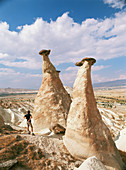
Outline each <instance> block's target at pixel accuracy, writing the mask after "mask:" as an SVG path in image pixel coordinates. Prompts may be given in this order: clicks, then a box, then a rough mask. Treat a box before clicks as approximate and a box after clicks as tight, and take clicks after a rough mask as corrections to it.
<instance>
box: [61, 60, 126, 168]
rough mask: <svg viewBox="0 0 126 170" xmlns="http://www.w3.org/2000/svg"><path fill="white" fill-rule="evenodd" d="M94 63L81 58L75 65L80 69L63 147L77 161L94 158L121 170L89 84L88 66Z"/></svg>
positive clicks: (120, 164) (116, 152) (89, 71)
mask: <svg viewBox="0 0 126 170" xmlns="http://www.w3.org/2000/svg"><path fill="white" fill-rule="evenodd" d="M95 61H96V60H95V59H93V58H84V59H83V60H82V61H81V62H78V63H76V65H77V66H81V67H80V69H79V71H78V74H77V78H76V80H75V83H74V87H73V101H72V103H71V106H70V111H69V114H68V119H67V129H66V133H65V137H64V143H65V146H66V147H67V149H68V151H69V152H70V153H71V154H72V155H73V156H75V157H76V158H80V159H82V160H83V159H86V158H88V157H91V156H93V155H95V156H96V157H97V158H98V159H99V160H100V161H102V162H103V163H104V164H105V165H106V166H107V167H112V168H113V169H114V170H115V169H117V170H121V169H123V167H124V164H123V162H122V160H121V157H120V155H119V152H118V150H117V148H116V146H115V144H114V142H113V140H112V137H111V135H110V131H109V129H108V128H107V126H106V125H105V124H104V122H103V121H102V118H101V115H100V113H99V111H98V109H97V106H96V101H95V97H94V92H93V88H92V82H91V65H93V64H94V63H95Z"/></svg>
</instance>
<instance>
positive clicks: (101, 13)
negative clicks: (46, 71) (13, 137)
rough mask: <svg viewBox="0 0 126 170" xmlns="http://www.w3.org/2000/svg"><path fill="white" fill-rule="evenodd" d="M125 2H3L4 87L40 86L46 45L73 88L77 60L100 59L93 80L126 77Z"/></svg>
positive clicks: (0, 66) (0, 69)
mask: <svg viewBox="0 0 126 170" xmlns="http://www.w3.org/2000/svg"><path fill="white" fill-rule="evenodd" d="M124 2H125V1H124V0H0V80H1V81H0V88H5V87H13V88H30V89H38V88H39V87H40V85H41V81H42V69H41V67H42V58H41V56H39V54H38V52H39V51H40V50H41V49H51V54H50V60H51V61H52V63H53V64H54V66H55V67H56V68H57V69H58V70H61V73H60V78H61V80H62V82H63V84H64V85H68V86H73V83H74V81H75V78H76V75H77V70H78V67H76V66H75V63H76V62H77V61H80V60H81V59H82V58H84V57H94V58H95V59H96V60H97V62H96V64H95V65H94V66H93V67H92V80H93V83H95V82H104V81H111V80H118V79H126V67H125V63H126V31H125V30H126V8H125V3H124Z"/></svg>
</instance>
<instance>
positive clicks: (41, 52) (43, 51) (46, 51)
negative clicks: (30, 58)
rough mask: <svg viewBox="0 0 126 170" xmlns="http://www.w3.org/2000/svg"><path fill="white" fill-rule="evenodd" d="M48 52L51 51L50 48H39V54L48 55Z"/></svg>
mask: <svg viewBox="0 0 126 170" xmlns="http://www.w3.org/2000/svg"><path fill="white" fill-rule="evenodd" d="M50 52H51V50H41V51H40V52H39V54H40V55H43V54H45V55H49V54H50Z"/></svg>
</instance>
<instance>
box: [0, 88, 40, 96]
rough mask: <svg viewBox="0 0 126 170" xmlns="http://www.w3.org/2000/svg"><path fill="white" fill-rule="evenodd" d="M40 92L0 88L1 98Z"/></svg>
mask: <svg viewBox="0 0 126 170" xmlns="http://www.w3.org/2000/svg"><path fill="white" fill-rule="evenodd" d="M37 92H38V90H34V89H20V88H19V89H18V88H17V89H16V88H0V96H9V95H13V94H34V93H37Z"/></svg>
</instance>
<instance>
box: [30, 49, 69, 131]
mask: <svg viewBox="0 0 126 170" xmlns="http://www.w3.org/2000/svg"><path fill="white" fill-rule="evenodd" d="M39 54H40V55H42V57H43V65H42V71H43V80H42V84H41V87H40V89H39V91H38V94H37V96H36V98H35V104H34V111H33V120H34V124H33V126H34V132H37V133H40V132H41V131H42V129H46V128H49V129H50V128H51V127H53V126H55V125H56V124H59V125H61V126H62V127H64V128H65V127H66V120H67V115H68V111H69V108H70V104H71V98H70V95H69V94H68V93H67V91H66V90H65V88H64V86H63V84H62V82H61V80H60V78H59V72H60V71H57V70H56V68H55V67H54V65H53V64H52V63H51V61H50V59H49V57H48V55H49V54H50V50H42V51H40V52H39Z"/></svg>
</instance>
